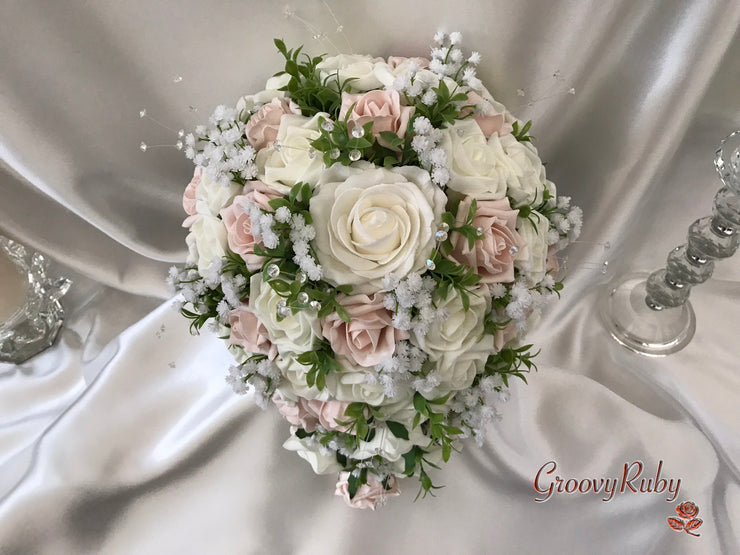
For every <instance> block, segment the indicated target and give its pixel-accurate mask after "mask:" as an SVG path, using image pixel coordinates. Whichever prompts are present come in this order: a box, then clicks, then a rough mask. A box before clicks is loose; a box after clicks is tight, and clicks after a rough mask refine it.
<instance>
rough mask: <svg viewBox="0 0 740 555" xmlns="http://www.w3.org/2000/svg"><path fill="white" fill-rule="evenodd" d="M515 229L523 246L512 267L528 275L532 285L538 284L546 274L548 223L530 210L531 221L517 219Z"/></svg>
mask: <svg viewBox="0 0 740 555" xmlns="http://www.w3.org/2000/svg"><path fill="white" fill-rule="evenodd" d="M532 222H534V225H533V224H532ZM516 228H517V231H518V232H519V235H520V236H521V237H522V239H524V243H525V245H524V247H523V248H522V249H521V250H520V251H519V253H518V254H517V256H516V261H515V262H514V266H516V267H517V268H519V269H520V270H522V271H523V272H525V273H528V274H529V277H530V279H531V280H532V282H533V283H539V282H540V281H542V279H543V278H544V277H545V273H546V272H547V253H548V247H547V230H548V229H549V228H550V223H549V221H548V220H547V218H545V217H544V216H543V215H542V214H540V213H539V212H537V211H536V210H532V213H531V219H526V220H524V219H521V218H519V220H518V222H517V225H516Z"/></svg>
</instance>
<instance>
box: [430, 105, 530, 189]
mask: <svg viewBox="0 0 740 555" xmlns="http://www.w3.org/2000/svg"><path fill="white" fill-rule="evenodd" d="M494 138H496V139H498V135H495V134H494V135H492V136H491V140H493V139H494ZM515 140H516V139H515ZM441 146H442V148H443V149H444V150H445V152H446V153H447V160H448V163H449V170H450V181H449V183H447V186H448V187H449V188H450V189H452V190H453V191H457V192H459V193H462V194H464V195H468V196H470V197H473V198H476V199H484V200H497V199H501V198H504V196H506V187H507V183H508V179H509V177H510V176H511V175H513V172H514V165H513V163H512V162H511V161H510V160H509V159H508V157H507V155H506V153H505V152H504V150H503V148H500V147H499V148H498V149H497V148H491V146H490V145H489V143H488V141H486V137H485V135H484V134H483V131H481V128H480V127H479V126H478V124H477V123H476V122H475V121H473V120H471V119H464V120H458V121H456V122H455V124H454V125H453V126H452V127H450V128H448V129H447V130H446V131H445V132H444V135H443V137H442V143H441Z"/></svg>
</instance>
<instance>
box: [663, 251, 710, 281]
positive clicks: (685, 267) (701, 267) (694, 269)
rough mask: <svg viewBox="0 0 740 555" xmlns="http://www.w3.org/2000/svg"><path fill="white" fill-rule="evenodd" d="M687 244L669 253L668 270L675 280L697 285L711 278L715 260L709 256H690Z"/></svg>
mask: <svg viewBox="0 0 740 555" xmlns="http://www.w3.org/2000/svg"><path fill="white" fill-rule="evenodd" d="M686 249H687V245H681V246H680V247H676V248H675V249H673V250H672V251H671V252H670V254H668V261H667V263H666V270H667V273H668V275H670V276H671V277H672V278H674V280H676V281H680V282H682V283H690V284H692V285H695V284H697V283H703V282H705V281H706V280H707V279H709V278H710V277H711V275H712V272H713V271H714V262H713V261H712V260H710V259H708V258H696V257H692V258H689V257H688V255H687V252H686Z"/></svg>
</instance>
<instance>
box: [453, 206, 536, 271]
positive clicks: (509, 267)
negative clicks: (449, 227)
mask: <svg viewBox="0 0 740 555" xmlns="http://www.w3.org/2000/svg"><path fill="white" fill-rule="evenodd" d="M472 202H473V199H471V198H470V197H465V198H464V199H463V200H462V201H460V205H459V206H458V208H457V219H456V222H455V225H457V226H460V225H462V224H464V223H465V218H466V216H467V214H468V210H469V209H470V206H471V204H472ZM477 205H478V208H477V211H476V213H475V217H474V218H473V224H472V225H474V226H475V227H479V228H481V229H482V230H483V236H482V237H481V238H480V239H479V240H477V241H476V242H475V243H474V244H473V248H472V249H471V248H470V246H469V242H468V239H467V238H466V237H464V236H463V235H461V234H460V233H457V232H453V233H452V236H451V237H450V239H451V241H452V246H453V250H452V252H451V253H450V255H449V257H450V258H451V259H452V260H454V261H455V262H457V263H458V264H463V265H465V266H468V267H469V268H472V269H473V270H475V272H476V273H477V274H479V275H480V276H481V282H482V283H498V282H510V281H514V258H515V257H516V252H517V251H519V250H520V249H521V248H522V247H523V246H524V241H523V240H522V238H521V236H520V235H519V233H517V231H516V218H517V215H518V214H519V211H518V210H512V209H511V206H510V205H509V199H508V198H505V197H504V198H502V199H500V200H480V201H477ZM512 247H513V248H514V252H512Z"/></svg>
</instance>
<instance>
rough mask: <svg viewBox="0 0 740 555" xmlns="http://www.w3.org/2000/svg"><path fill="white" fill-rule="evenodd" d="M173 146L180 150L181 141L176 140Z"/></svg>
mask: <svg viewBox="0 0 740 555" xmlns="http://www.w3.org/2000/svg"><path fill="white" fill-rule="evenodd" d="M175 148H176V149H177V150H182V141H177V142H176V143H175Z"/></svg>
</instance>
